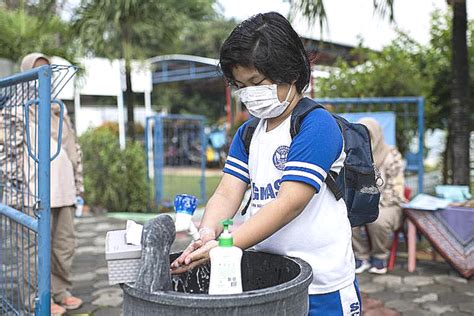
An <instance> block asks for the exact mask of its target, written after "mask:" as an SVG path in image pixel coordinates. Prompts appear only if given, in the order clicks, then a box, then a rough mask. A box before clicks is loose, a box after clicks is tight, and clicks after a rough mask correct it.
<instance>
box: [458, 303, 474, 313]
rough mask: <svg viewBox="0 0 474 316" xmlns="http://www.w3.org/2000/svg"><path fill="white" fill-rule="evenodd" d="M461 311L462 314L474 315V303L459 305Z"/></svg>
mask: <svg viewBox="0 0 474 316" xmlns="http://www.w3.org/2000/svg"><path fill="white" fill-rule="evenodd" d="M458 307H459V310H460V311H462V312H468V313H473V314H474V302H470V303H461V304H459V306H458Z"/></svg>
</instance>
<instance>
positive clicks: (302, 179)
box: [281, 174, 321, 193]
mask: <svg viewBox="0 0 474 316" xmlns="http://www.w3.org/2000/svg"><path fill="white" fill-rule="evenodd" d="M283 181H297V182H304V183H307V184H309V185H310V186H312V187H313V188H315V189H316V193H317V192H319V190H320V189H321V184H319V183H318V182H316V181H314V179H311V178H308V177H305V176H298V175H291V174H284V175H283V177H282V178H281V182H283Z"/></svg>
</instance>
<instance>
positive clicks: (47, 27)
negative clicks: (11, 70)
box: [0, 6, 73, 61]
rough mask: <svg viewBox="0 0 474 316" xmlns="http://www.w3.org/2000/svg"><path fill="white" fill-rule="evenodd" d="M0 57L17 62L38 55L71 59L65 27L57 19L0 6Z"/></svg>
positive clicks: (66, 27)
mask: <svg viewBox="0 0 474 316" xmlns="http://www.w3.org/2000/svg"><path fill="white" fill-rule="evenodd" d="M0 30H1V31H0V32H1V36H0V57H3V58H8V59H11V60H14V61H19V60H20V59H21V58H22V57H23V56H24V55H26V54H28V53H31V52H34V51H40V52H43V53H45V54H47V55H55V56H61V57H64V58H66V59H68V60H72V57H73V49H72V48H73V41H72V40H71V39H72V36H71V32H70V27H69V25H68V24H67V23H66V22H64V21H62V20H61V19H60V18H59V17H57V16H54V15H50V16H48V17H47V18H46V19H45V18H44V17H40V16H35V15H31V14H28V13H27V10H25V9H24V8H19V9H15V10H8V9H6V8H5V7H2V6H0Z"/></svg>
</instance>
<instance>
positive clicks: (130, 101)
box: [122, 21, 135, 140]
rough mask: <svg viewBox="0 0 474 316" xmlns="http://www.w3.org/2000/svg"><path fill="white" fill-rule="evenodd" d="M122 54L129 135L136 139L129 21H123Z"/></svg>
mask: <svg viewBox="0 0 474 316" xmlns="http://www.w3.org/2000/svg"><path fill="white" fill-rule="evenodd" d="M122 36H123V40H122V55H123V58H124V59H125V84H126V85H127V88H126V90H125V97H124V100H125V104H126V106H127V136H128V137H129V138H130V139H131V140H135V115H134V111H133V107H134V98H133V91H132V75H131V73H132V66H131V64H130V63H131V59H132V57H131V56H132V52H131V35H130V28H129V26H128V23H127V21H123V22H122Z"/></svg>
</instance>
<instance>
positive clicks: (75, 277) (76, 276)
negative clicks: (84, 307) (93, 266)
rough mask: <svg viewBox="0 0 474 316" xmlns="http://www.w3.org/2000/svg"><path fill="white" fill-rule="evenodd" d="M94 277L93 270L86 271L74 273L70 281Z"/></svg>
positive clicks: (81, 280)
mask: <svg viewBox="0 0 474 316" xmlns="http://www.w3.org/2000/svg"><path fill="white" fill-rule="evenodd" d="M95 277H96V274H95V272H87V273H80V274H76V273H74V274H73V276H72V278H71V280H72V282H73V283H74V282H83V281H92V280H94V278H95Z"/></svg>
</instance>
